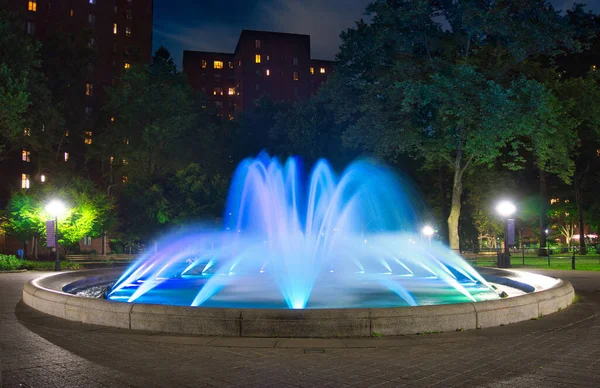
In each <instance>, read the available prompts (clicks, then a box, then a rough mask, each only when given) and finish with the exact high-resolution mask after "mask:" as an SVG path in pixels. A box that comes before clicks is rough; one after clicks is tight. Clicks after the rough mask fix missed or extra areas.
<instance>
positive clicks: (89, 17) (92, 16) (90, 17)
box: [88, 13, 96, 24]
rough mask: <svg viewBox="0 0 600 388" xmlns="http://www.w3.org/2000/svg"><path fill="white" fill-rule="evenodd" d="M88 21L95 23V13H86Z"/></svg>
mask: <svg viewBox="0 0 600 388" xmlns="http://www.w3.org/2000/svg"><path fill="white" fill-rule="evenodd" d="M88 22H89V23H90V24H95V23H96V14H95V13H91V14H89V15H88Z"/></svg>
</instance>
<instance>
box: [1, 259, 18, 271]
mask: <svg viewBox="0 0 600 388" xmlns="http://www.w3.org/2000/svg"><path fill="white" fill-rule="evenodd" d="M19 269H21V260H19V259H18V258H17V257H16V256H13V255H0V271H16V270H19Z"/></svg>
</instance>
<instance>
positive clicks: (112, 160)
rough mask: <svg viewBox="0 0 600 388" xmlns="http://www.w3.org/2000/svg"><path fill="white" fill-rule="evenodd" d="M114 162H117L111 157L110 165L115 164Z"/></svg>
mask: <svg viewBox="0 0 600 388" xmlns="http://www.w3.org/2000/svg"><path fill="white" fill-rule="evenodd" d="M114 161H115V157H114V156H111V157H110V164H113V162H114Z"/></svg>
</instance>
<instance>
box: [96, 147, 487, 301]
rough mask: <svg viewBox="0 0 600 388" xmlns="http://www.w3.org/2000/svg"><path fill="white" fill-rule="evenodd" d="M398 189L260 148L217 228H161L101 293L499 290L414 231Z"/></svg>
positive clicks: (274, 297)
mask: <svg viewBox="0 0 600 388" xmlns="http://www.w3.org/2000/svg"><path fill="white" fill-rule="evenodd" d="M305 181H306V182H307V183H306V184H304V182H305ZM408 187H410V185H408V184H406V183H402V182H401V181H400V180H399V179H398V177H397V176H396V175H394V174H393V173H392V172H391V171H389V170H388V169H386V168H385V167H383V166H380V165H377V164H375V163H373V162H370V161H366V160H362V161H358V162H355V163H353V164H351V165H350V166H349V167H348V168H347V169H346V170H345V171H344V173H343V174H342V175H341V176H339V177H337V176H336V175H335V174H334V173H333V172H332V170H331V168H330V166H329V165H328V164H327V162H326V161H324V160H321V161H319V162H318V163H317V164H316V165H315V167H314V168H313V170H312V173H311V174H310V177H309V179H308V180H304V179H302V173H301V166H300V162H299V160H298V159H294V158H290V159H288V160H287V162H286V163H285V165H281V164H280V163H279V161H278V160H277V159H276V158H271V157H270V156H269V155H267V154H265V153H261V154H260V155H259V156H258V157H257V158H255V159H247V160H245V161H243V162H242V163H241V164H240V165H239V167H238V169H237V171H236V174H235V176H234V178H233V182H232V185H231V188H230V193H229V199H228V203H227V210H226V213H225V214H226V216H225V222H224V230H218V231H217V230H200V231H195V232H187V233H179V234H177V235H174V236H170V237H169V238H167V239H165V240H164V241H162V242H161V243H160V244H159V245H160V247H161V249H159V250H158V251H157V252H150V253H146V254H144V255H143V256H142V257H140V258H139V259H138V260H137V261H136V262H135V263H134V264H133V265H131V266H130V267H129V268H128V269H127V270H126V271H125V273H123V275H122V276H121V277H120V278H119V279H118V281H117V282H116V283H115V284H114V286H113V287H112V289H111V290H110V292H109V294H108V298H109V299H112V300H118V301H127V302H136V303H160V304H174V305H189V306H204V307H246V308H290V309H303V308H358V307H396V306H416V305H424V304H425V305H426V304H443V303H460V302H471V301H479V300H487V299H495V298H498V296H497V294H496V292H495V291H494V290H493V289H492V287H491V286H490V285H489V284H488V283H487V282H486V281H485V280H484V279H483V278H482V277H481V276H480V275H479V274H478V273H477V272H476V271H475V270H474V269H473V268H472V267H471V266H470V265H469V264H468V263H467V262H465V261H464V260H463V259H462V258H461V257H460V256H458V255H456V254H455V253H453V252H452V251H451V250H449V249H448V248H446V247H445V246H443V245H441V244H436V243H433V244H431V243H429V242H428V240H425V239H423V238H422V237H421V236H419V235H418V233H417V232H416V231H417V230H418V229H419V228H420V226H421V223H420V221H419V218H418V216H417V214H416V213H415V210H414V205H413V203H412V202H411V197H412V196H411V195H410V191H409V190H408Z"/></svg>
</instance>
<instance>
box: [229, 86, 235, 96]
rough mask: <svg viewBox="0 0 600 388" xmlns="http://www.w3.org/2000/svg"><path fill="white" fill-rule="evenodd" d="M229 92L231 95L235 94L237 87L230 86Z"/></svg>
mask: <svg viewBox="0 0 600 388" xmlns="http://www.w3.org/2000/svg"><path fill="white" fill-rule="evenodd" d="M227 94H228V95H230V96H234V95H235V88H229V89H228V90H227Z"/></svg>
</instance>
